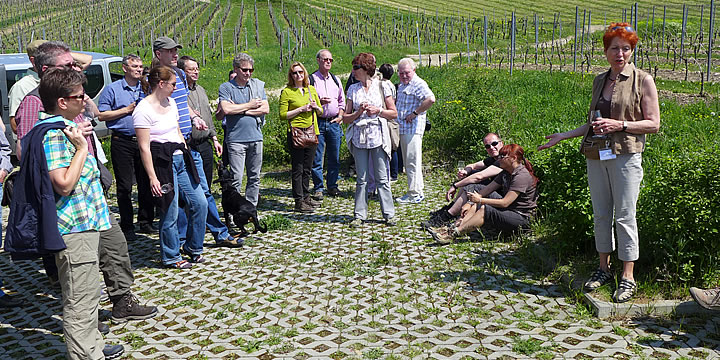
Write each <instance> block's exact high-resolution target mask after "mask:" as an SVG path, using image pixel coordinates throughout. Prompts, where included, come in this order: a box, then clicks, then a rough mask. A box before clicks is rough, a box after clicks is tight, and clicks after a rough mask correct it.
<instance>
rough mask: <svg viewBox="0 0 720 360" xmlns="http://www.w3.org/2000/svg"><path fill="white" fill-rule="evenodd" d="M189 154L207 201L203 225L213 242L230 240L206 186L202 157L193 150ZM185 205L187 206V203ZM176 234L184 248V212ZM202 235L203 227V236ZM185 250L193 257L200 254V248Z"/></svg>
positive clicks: (181, 213) (179, 220)
mask: <svg viewBox="0 0 720 360" xmlns="http://www.w3.org/2000/svg"><path fill="white" fill-rule="evenodd" d="M190 154H192V157H193V160H194V161H195V168H196V169H197V172H198V175H199V176H200V186H201V187H202V190H203V192H204V197H205V199H207V216H206V219H205V224H204V225H207V227H208V229H210V232H211V233H212V234H213V237H215V241H217V242H221V241H223V240H227V239H229V238H230V233H229V232H228V228H227V226H225V223H223V222H222V220H220V214H219V213H218V209H217V204H215V198H214V197H213V196H212V193H211V192H210V187H209V186H208V183H207V179H206V176H205V170H204V169H203V160H202V155H201V154H200V153H199V152H197V151H195V150H190ZM185 203H186V204H187V203H188V202H185ZM186 210H187V209H186ZM178 232H179V234H180V246H184V244H185V239H186V238H187V236H186V234H187V216H186V214H185V212H184V211H181V212H180V213H179V214H178ZM204 234H205V226H203V236H204ZM201 245H202V244H201ZM185 250H187V251H188V252H189V253H191V254H193V255H200V254H201V253H202V246H200V248H196V247H194V246H190V247H188V246H185Z"/></svg>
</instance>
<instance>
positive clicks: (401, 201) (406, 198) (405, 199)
mask: <svg viewBox="0 0 720 360" xmlns="http://www.w3.org/2000/svg"><path fill="white" fill-rule="evenodd" d="M395 201H397V202H398V203H399V204H409V203H411V202H412V199H411V198H410V195H408V194H405V195H403V196H402V197H399V198H396V199H395Z"/></svg>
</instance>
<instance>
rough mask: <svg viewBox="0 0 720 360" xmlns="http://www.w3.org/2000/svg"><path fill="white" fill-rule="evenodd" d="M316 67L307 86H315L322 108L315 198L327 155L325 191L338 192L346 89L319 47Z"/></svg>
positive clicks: (315, 163)
mask: <svg viewBox="0 0 720 360" xmlns="http://www.w3.org/2000/svg"><path fill="white" fill-rule="evenodd" d="M315 57H316V60H317V63H318V70H317V71H316V72H314V73H313V74H312V75H310V85H313V86H314V87H315V90H317V92H318V96H319V97H320V103H321V105H322V107H323V115H322V117H318V118H317V123H318V129H320V134H319V135H318V147H317V150H315V160H314V161H313V167H312V179H313V185H314V189H313V191H312V192H313V194H314V197H315V198H316V199H318V200H319V199H322V197H323V163H324V162H323V159H324V158H325V155H327V162H325V164H326V165H327V166H325V167H326V169H325V170H327V193H328V195H330V196H338V195H340V191H339V190H338V185H337V180H338V174H339V173H340V144H341V142H342V137H343V131H342V128H341V127H340V123H341V122H342V117H343V114H345V92H344V91H343V88H342V83H341V82H340V79H338V78H337V76H335V75H334V74H332V73H331V72H330V69H331V68H332V63H333V57H332V54H331V53H330V51H329V50H327V49H322V50H320V51H318V52H317V55H316V56H315Z"/></svg>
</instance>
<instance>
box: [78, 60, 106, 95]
mask: <svg viewBox="0 0 720 360" xmlns="http://www.w3.org/2000/svg"><path fill="white" fill-rule="evenodd" d="M83 73H85V76H86V77H87V84H85V86H84V87H85V93H86V94H88V96H90V97H91V98H95V96H96V95H97V94H98V93H100V90H102V88H103V86H105V78H104V77H103V70H102V66H100V65H90V66H89V67H88V68H87V69H86V70H85V71H83Z"/></svg>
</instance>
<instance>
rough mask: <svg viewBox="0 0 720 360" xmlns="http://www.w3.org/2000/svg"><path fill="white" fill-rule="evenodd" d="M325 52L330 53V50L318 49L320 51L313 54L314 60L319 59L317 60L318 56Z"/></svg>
mask: <svg viewBox="0 0 720 360" xmlns="http://www.w3.org/2000/svg"><path fill="white" fill-rule="evenodd" d="M325 51H327V52H330V50H328V49H320V50H318V52H317V53H316V54H315V58H316V59H319V58H320V54H322V53H323V52H325ZM331 54H332V53H331Z"/></svg>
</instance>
